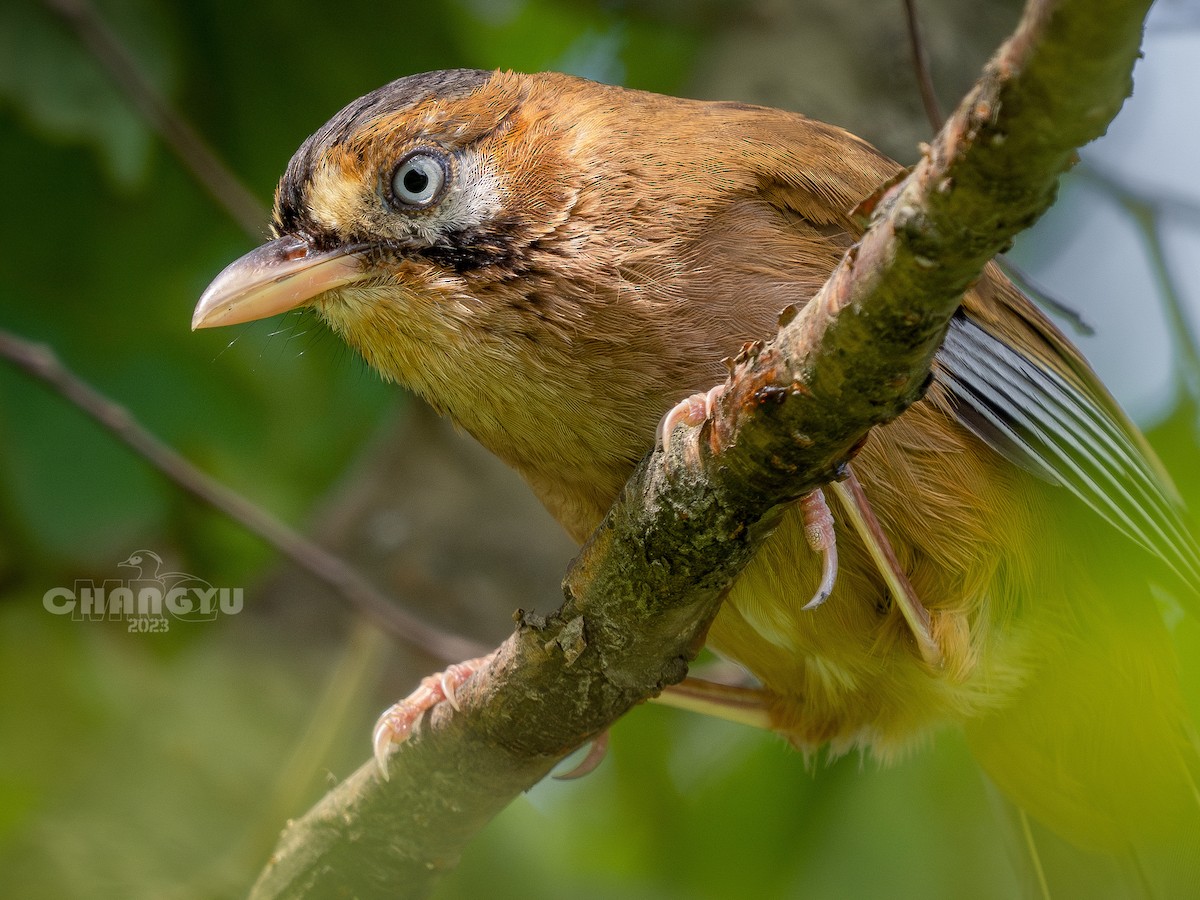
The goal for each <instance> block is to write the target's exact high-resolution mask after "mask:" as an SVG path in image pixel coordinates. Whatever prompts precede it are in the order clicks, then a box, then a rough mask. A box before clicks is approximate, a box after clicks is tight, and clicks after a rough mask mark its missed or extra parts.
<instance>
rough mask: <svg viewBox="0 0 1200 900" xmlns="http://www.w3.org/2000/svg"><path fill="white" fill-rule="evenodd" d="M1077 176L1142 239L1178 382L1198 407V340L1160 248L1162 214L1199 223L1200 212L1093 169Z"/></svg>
mask: <svg viewBox="0 0 1200 900" xmlns="http://www.w3.org/2000/svg"><path fill="white" fill-rule="evenodd" d="M1079 173H1080V174H1081V175H1082V176H1083V177H1084V178H1087V179H1088V180H1090V181H1092V182H1093V183H1095V184H1097V185H1098V186H1100V187H1101V188H1102V189H1103V190H1104V191H1105V193H1106V194H1108V196H1110V197H1111V198H1112V199H1113V200H1114V201H1116V202H1117V203H1118V204H1119V205H1120V206H1121V208H1122V209H1124V210H1125V212H1127V213H1128V214H1129V217H1130V218H1131V219H1133V222H1134V224H1135V225H1136V226H1137V229H1138V232H1139V233H1140V234H1141V236H1142V241H1143V243H1144V244H1145V247H1146V255H1147V257H1148V261H1149V263H1150V271H1151V272H1152V273H1153V275H1154V280H1155V281H1156V282H1158V291H1159V295H1160V296H1161V297H1162V299H1163V306H1164V308H1165V309H1166V313H1167V319H1168V320H1169V321H1170V325H1171V327H1170V328H1169V329H1168V331H1170V334H1171V341H1172V343H1173V344H1174V345H1175V347H1176V349H1178V351H1179V356H1180V360H1181V365H1180V369H1181V372H1180V378H1181V381H1182V382H1183V387H1184V391H1185V392H1186V393H1187V395H1188V397H1190V398H1191V401H1192V403H1193V405H1198V406H1200V336H1198V335H1197V333H1196V327H1195V325H1194V324H1193V322H1192V320H1191V317H1189V316H1188V314H1187V312H1186V311H1185V306H1186V304H1185V303H1184V300H1183V295H1182V294H1181V293H1180V291H1179V287H1178V285H1177V283H1176V281H1175V278H1174V277H1173V276H1172V274H1171V266H1170V263H1169V262H1168V261H1167V253H1166V248H1164V247H1163V240H1162V226H1161V225H1160V222H1161V220H1162V216H1163V213H1164V212H1167V211H1170V212H1173V213H1177V214H1180V215H1183V216H1188V217H1192V218H1196V219H1198V220H1200V209H1198V208H1197V207H1196V206H1195V205H1194V204H1190V203H1187V202H1186V201H1181V200H1178V199H1176V198H1173V197H1168V196H1156V195H1154V194H1153V193H1150V192H1143V191H1141V190H1133V189H1131V188H1129V187H1127V186H1126V185H1124V184H1122V183H1121V181H1120V180H1118V179H1117V178H1115V177H1114V176H1112V175H1110V174H1108V173H1107V172H1104V171H1102V170H1100V169H1097V168H1096V167H1095V166H1092V165H1082V166H1080V167H1079Z"/></svg>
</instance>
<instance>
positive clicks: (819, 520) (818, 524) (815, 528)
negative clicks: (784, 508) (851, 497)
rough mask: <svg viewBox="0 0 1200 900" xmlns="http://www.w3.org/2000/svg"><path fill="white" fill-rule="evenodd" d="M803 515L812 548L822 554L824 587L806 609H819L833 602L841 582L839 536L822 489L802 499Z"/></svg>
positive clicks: (801, 511) (821, 585) (818, 589)
mask: <svg viewBox="0 0 1200 900" xmlns="http://www.w3.org/2000/svg"><path fill="white" fill-rule="evenodd" d="M800 513H801V515H803V516H804V536H805V538H807V539H808V546H809V547H811V548H812V549H813V551H814V552H816V553H820V554H821V583H820V584H819V585H818V586H817V592H816V593H815V594H813V597H812V599H811V600H809V601H808V602H807V603H805V604H804V609H816V608H817V607H818V606H820V605H821V604H822V603H824V602H825V601H826V600H828V599H829V595H830V594H831V593H833V586H834V584H835V583H836V582H837V573H838V554H837V535H836V534H835V533H834V530H833V513H831V512H830V511H829V504H828V503H826V502H825V495H824V494H823V493H822V492H821V489H820V488H817V489H816V490H815V491H810V492H809V493H807V494H805V495H804V496H803V497H801V498H800Z"/></svg>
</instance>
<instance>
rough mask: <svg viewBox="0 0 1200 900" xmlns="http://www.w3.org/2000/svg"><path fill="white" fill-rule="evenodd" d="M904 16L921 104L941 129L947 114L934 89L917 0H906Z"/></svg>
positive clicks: (937, 129) (939, 129)
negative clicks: (918, 19)
mask: <svg viewBox="0 0 1200 900" xmlns="http://www.w3.org/2000/svg"><path fill="white" fill-rule="evenodd" d="M904 18H905V20H906V22H907V23H908V45H909V47H910V49H911V50H912V63H913V71H914V72H915V73H916V76H917V88H918V90H920V92H921V105H922V106H924V107H925V118H926V119H928V120H929V124H930V125H931V126H932V127H933V130H934V131H941V129H942V123H943V122H944V121H945V118H946V117H945V116H944V115H943V114H942V106H941V104H940V103H938V98H937V93H936V92H935V91H934V89H933V76H932V74H930V71H929V54H928V53H927V52H926V49H925V41H924V40H923V39H922V37H921V25H920V23H919V22H918V21H917V2H916V0H904Z"/></svg>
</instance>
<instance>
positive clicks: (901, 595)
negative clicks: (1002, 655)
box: [831, 466, 942, 668]
mask: <svg viewBox="0 0 1200 900" xmlns="http://www.w3.org/2000/svg"><path fill="white" fill-rule="evenodd" d="M846 472H847V475H846V478H845V479H844V480H842V481H835V482H831V485H832V487H833V490H834V491H835V492H836V493H837V495H838V499H840V500H841V501H842V505H843V506H844V507H845V508H846V513H847V515H848V516H849V517H850V522H851V524H853V526H854V530H855V531H857V532H858V536H859V537H860V538H862V540H863V543H864V544H866V546H867V551H868V552H869V553H870V554H871V559H872V560H873V561H874V562H875V567H876V568H877V569H878V570H879V574H880V575H882V576H883V580H884V582H885V583H886V584H887V586H888V589H889V590H890V591H891V593H892V596H893V597H894V598H895V600H896V604H897V605H898V606H899V607H900V612H901V614H903V616H904V620H905V621H906V622H907V623H908V627H909V628H910V629H911V630H912V633H913V637H914V638H916V641H917V647H918V649H919V650H920V651H921V658H922V659H923V660H925V662H926V663H928V664H929V665H930V666H933V667H935V668H936V667H940V666H941V664H942V651H941V648H940V647H938V645H937V642H936V641H934V639H933V634H932V632H931V625H930V621H929V611H928V610H927V609H925V607H924V606H923V605H922V604H921V600H920V598H919V597H918V596H917V593H916V591H914V590H913V586H912V584H911V583H910V582H909V580H908V576H907V575H905V574H904V570H903V569H902V568H900V561H899V560H898V559H896V553H895V551H893V550H892V545H891V542H890V541H889V540H888V537H887V535H886V534H884V533H883V528H882V527H881V526H880V524H879V520H878V519H876V518H875V513H874V511H873V510H872V509H871V503H870V501H868V500H867V495H866V494H865V493H864V492H863V489H862V485H861V484H859V482H858V479H857V478H856V477H855V476H854V470H853V469H851V468H850V467H849V466H847V467H846Z"/></svg>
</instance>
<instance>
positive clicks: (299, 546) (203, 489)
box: [0, 329, 486, 662]
mask: <svg viewBox="0 0 1200 900" xmlns="http://www.w3.org/2000/svg"><path fill="white" fill-rule="evenodd" d="M0 357H3V358H4V359H7V360H8V361H9V362H11V363H12V364H13V365H15V366H16V367H17V368H19V369H21V370H23V371H24V372H26V373H28V374H29V375H32V376H33V377H35V378H37V379H39V380H41V381H42V382H43V383H45V384H47V385H49V386H50V387H52V388H54V390H55V391H57V392H58V393H59V394H61V395H62V396H63V397H65V398H66V399H67V400H68V401H70V402H71V403H72V404H74V405H75V406H76V407H78V408H79V409H81V410H83V411H84V412H85V413H87V414H88V415H89V416H90V417H91V418H92V419H93V420H94V421H96V422H97V423H99V424H100V425H102V426H103V427H104V428H105V429H107V430H108V431H109V432H110V433H111V434H113V435H114V436H115V437H117V438H118V439H119V440H120V441H122V442H123V443H124V444H125V445H126V446H128V447H129V448H131V449H132V450H133V451H134V452H135V453H137V454H138V456H140V457H141V458H142V459H144V460H145V461H146V462H148V463H149V464H150V465H152V466H154V468H156V469H158V471H159V472H161V473H162V474H163V475H165V476H166V477H167V478H169V479H170V480H171V481H172V482H174V483H175V484H176V485H178V486H179V487H180V488H182V489H183V490H185V491H187V492H188V493H189V494H191V495H192V496H193V497H195V498H196V499H197V500H200V501H201V502H203V503H205V504H207V505H209V506H211V507H213V508H214V509H216V510H218V511H219V512H221V513H224V514H225V515H227V516H229V518H231V519H233V520H234V521H235V522H238V523H239V524H241V525H242V526H243V527H244V528H246V529H247V530H249V531H250V532H252V533H253V534H255V535H257V536H258V537H260V538H262V540H264V541H266V542H267V543H268V544H270V545H271V546H272V547H274V548H275V549H276V550H278V551H279V552H280V553H282V554H283V555H284V556H286V557H287V558H288V559H290V560H291V561H292V562H294V563H295V564H296V565H297V566H299V567H300V568H302V569H304V570H305V571H306V572H308V573H309V574H310V575H312V576H313V577H314V578H317V579H318V580H320V581H322V582H324V583H325V584H327V585H329V586H330V587H331V588H333V589H334V591H336V592H337V594H338V596H340V597H342V598H343V599H344V600H346V601H347V603H349V605H350V606H351V607H353V608H354V609H355V610H357V611H359V612H361V613H363V614H364V615H366V616H369V617H370V618H371V619H372V620H373V621H375V622H377V623H378V624H379V625H380V626H381V627H382V628H384V629H386V630H387V631H388V632H389V633H391V634H394V635H395V636H396V637H398V638H400V639H401V640H402V641H404V642H405V643H407V644H409V645H411V646H413V647H415V648H417V649H419V650H422V651H424V652H426V653H429V654H430V655H432V656H434V657H436V658H438V659H440V660H445V661H447V662H455V661H458V660H461V659H469V658H471V657H474V656H479V655H480V654H481V653H483V652H486V649H485V648H481V647H480V645H478V644H476V643H474V642H473V641H469V640H467V639H466V638H462V637H459V636H458V635H454V634H449V633H447V632H444V631H441V630H439V629H437V628H435V627H433V626H432V625H429V624H427V623H425V622H423V621H421V620H420V619H418V618H416V617H415V616H413V615H411V614H409V613H407V612H405V611H404V610H403V609H401V608H400V607H398V606H397V605H396V604H395V603H394V602H393V601H392V600H390V599H389V598H388V597H387V596H386V595H385V594H383V593H382V592H381V591H379V590H377V589H376V588H375V587H374V586H373V585H372V584H371V583H370V582H369V581H367V580H366V579H365V578H363V576H362V575H360V574H359V573H358V572H357V571H355V570H354V569H353V568H351V567H350V566H349V565H347V564H346V563H345V562H344V561H342V560H341V559H339V558H338V557H337V556H335V555H334V554H332V553H330V552H329V551H328V550H326V549H325V548H324V547H321V546H320V545H318V544H315V543H313V542H312V541H310V540H309V539H308V538H306V537H304V536H303V535H302V534H300V533H299V532H297V531H295V530H293V529H292V528H290V527H288V526H287V525H285V524H284V523H283V522H280V521H279V520H278V519H276V518H275V517H273V516H271V515H270V514H269V513H267V512H264V511H263V510H262V509H260V508H259V507H257V506H255V505H254V504H253V503H251V502H250V501H248V500H247V499H246V498H245V497H243V496H241V495H240V494H238V493H237V492H235V491H233V490H231V489H230V488H228V487H226V486H225V485H223V484H221V483H220V482H219V481H217V480H216V479H214V478H212V477H211V476H209V475H206V474H205V473H204V472H201V471H200V470H199V469H197V468H196V467H195V466H193V465H192V464H191V463H190V462H188V461H187V460H186V459H184V458H183V456H181V455H180V454H179V453H177V452H176V451H175V450H172V449H171V448H170V447H168V446H167V445H166V444H164V443H163V442H162V441H160V440H159V439H158V438H156V437H155V436H154V435H152V434H151V433H150V432H149V431H147V430H146V429H145V428H144V427H142V426H141V425H139V424H138V423H137V421H136V420H135V419H134V417H133V415H132V413H130V412H129V410H127V409H126V408H125V407H123V406H121V405H119V404H117V403H114V402H113V401H112V400H110V399H109V398H108V397H106V396H104V395H103V394H101V393H100V392H99V391H97V390H96V389H95V388H93V387H92V386H91V385H89V384H88V383H87V382H85V381H84V380H83V379H81V378H79V377H78V376H77V375H75V374H74V373H73V372H71V371H70V370H69V369H67V368H66V366H64V365H63V364H62V363H61V362H60V361H59V359H58V357H57V356H56V355H55V354H54V351H53V350H51V349H50V348H49V347H47V346H45V345H40V344H34V343H32V342H30V341H26V340H24V339H22V338H19V337H17V336H16V335H14V334H11V333H9V332H7V331H4V330H2V329H0Z"/></svg>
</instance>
